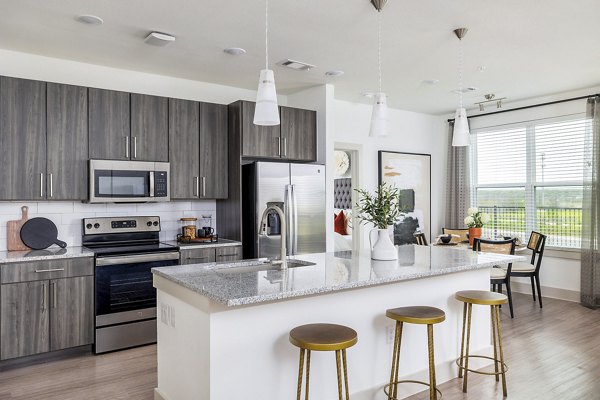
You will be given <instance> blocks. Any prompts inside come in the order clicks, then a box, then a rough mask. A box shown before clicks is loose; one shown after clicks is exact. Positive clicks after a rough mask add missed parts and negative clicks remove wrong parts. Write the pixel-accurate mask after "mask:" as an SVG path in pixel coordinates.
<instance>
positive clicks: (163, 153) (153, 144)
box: [131, 93, 169, 162]
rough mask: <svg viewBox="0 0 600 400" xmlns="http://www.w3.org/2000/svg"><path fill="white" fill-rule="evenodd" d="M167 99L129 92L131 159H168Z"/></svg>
mask: <svg viewBox="0 0 600 400" xmlns="http://www.w3.org/2000/svg"><path fill="white" fill-rule="evenodd" d="M168 115H169V99H167V98H166V97H158V96H149V95H145V94H137V93H132V94H131V159H132V160H135V161H165V162H166V161H169V117H168Z"/></svg>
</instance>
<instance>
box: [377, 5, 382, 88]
mask: <svg viewBox="0 0 600 400" xmlns="http://www.w3.org/2000/svg"><path fill="white" fill-rule="evenodd" d="M377 14H378V15H377V43H378V45H377V60H378V63H379V93H381V10H378V11H377Z"/></svg>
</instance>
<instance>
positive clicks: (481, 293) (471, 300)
mask: <svg viewBox="0 0 600 400" xmlns="http://www.w3.org/2000/svg"><path fill="white" fill-rule="evenodd" d="M454 297H455V298H456V300H458V301H461V302H463V303H464V305H463V326H462V338H461V341H460V358H458V360H456V364H457V365H458V377H459V378H463V392H464V393H467V382H468V373H469V372H473V373H476V374H484V375H494V376H495V377H496V381H499V376H502V394H503V395H504V397H506V396H507V389H506V371H508V366H507V365H506V363H505V362H504V351H503V350H502V330H501V329H500V306H501V305H502V304H506V303H508V297H507V296H506V295H504V294H502V293H497V292H489V291H486V290H463V291H460V292H456V293H455V295H454ZM473 304H475V305H482V306H489V307H490V311H491V320H492V341H493V347H494V357H493V358H492V357H488V356H482V355H474V354H469V341H470V338H471V316H472V315H473V311H472V309H473ZM471 358H484V359H488V360H491V361H493V362H494V372H485V371H481V370H475V369H472V368H469V359H471ZM463 375H464V377H463Z"/></svg>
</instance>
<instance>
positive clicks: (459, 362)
mask: <svg viewBox="0 0 600 400" xmlns="http://www.w3.org/2000/svg"><path fill="white" fill-rule="evenodd" d="M465 358H485V359H487V360H492V361H494V362H495V363H498V364H500V365H501V366H502V368H501V370H500V371H498V372H495V371H494V372H487V371H479V370H476V369H471V368H465V366H464V365H463V359H465ZM456 365H458V368H460V369H462V370H463V371H469V372H473V373H474V374H481V375H502V374H505V373H506V371H508V365H506V363H505V362H501V361H500V360H498V359H497V358H494V357H488V356H479V355H476V354H473V355H471V354H469V355H468V356H464V357H459V358H457V359H456Z"/></svg>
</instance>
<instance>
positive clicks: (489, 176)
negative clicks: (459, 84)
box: [470, 115, 586, 248]
mask: <svg viewBox="0 0 600 400" xmlns="http://www.w3.org/2000/svg"><path fill="white" fill-rule="evenodd" d="M585 129H586V121H585V117H584V116H583V115H577V116H570V117H568V118H567V117H564V118H559V119H557V118H553V119H544V120H535V121H527V122H523V123H520V124H511V125H510V126H507V127H502V126H500V127H490V128H480V129H477V130H473V131H472V135H471V144H472V145H471V147H470V153H471V165H472V168H471V173H472V177H471V182H472V185H473V188H472V196H473V199H472V203H473V204H475V205H476V206H477V207H479V208H480V209H481V210H482V211H484V212H487V213H489V214H490V216H491V217H492V220H491V222H490V223H489V224H487V226H485V227H484V234H485V235H487V236H491V237H499V236H517V237H519V238H521V240H523V241H527V240H528V238H529V234H530V232H531V231H532V230H535V231H539V232H541V233H543V234H546V235H548V242H547V244H546V245H547V246H552V247H563V248H576V247H579V246H580V243H581V207H582V182H583V165H584V138H585Z"/></svg>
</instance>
